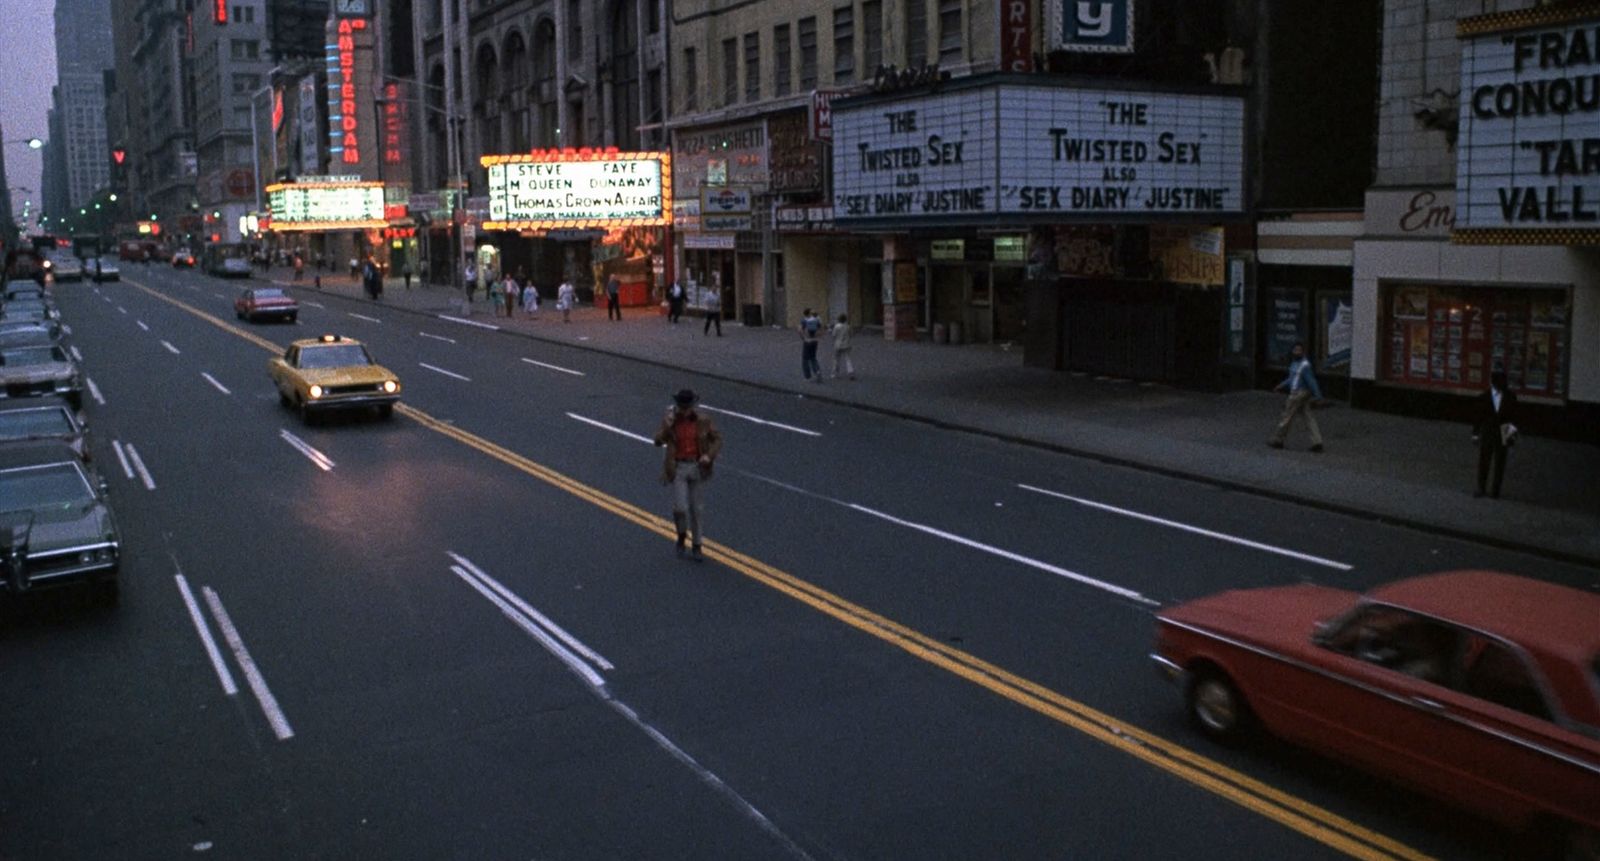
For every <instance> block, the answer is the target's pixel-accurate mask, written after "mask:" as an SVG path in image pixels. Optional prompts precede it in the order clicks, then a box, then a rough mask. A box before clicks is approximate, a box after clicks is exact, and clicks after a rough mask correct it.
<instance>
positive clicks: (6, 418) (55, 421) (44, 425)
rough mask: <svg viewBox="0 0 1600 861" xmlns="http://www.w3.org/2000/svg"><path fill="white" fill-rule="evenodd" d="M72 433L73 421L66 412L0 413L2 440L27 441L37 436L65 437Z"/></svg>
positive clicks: (23, 411) (54, 410)
mask: <svg viewBox="0 0 1600 861" xmlns="http://www.w3.org/2000/svg"><path fill="white" fill-rule="evenodd" d="M70 433H72V420H71V419H69V418H68V417H67V412H66V410H63V409H60V408H52V409H44V410H11V411H9V412H0V439H27V438H29V437H37V436H65V435H67V434H70Z"/></svg>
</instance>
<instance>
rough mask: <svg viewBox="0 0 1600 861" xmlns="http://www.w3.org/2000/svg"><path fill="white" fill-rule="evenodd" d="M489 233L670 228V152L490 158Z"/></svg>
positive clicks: (567, 152)
mask: <svg viewBox="0 0 1600 861" xmlns="http://www.w3.org/2000/svg"><path fill="white" fill-rule="evenodd" d="M482 164H483V166H484V167H485V168H487V169H488V172H489V218H488V219H487V220H486V221H484V223H483V227H484V229H485V230H550V229H558V228H578V227H657V226H661V225H666V224H671V223H672V189H671V185H670V184H669V183H668V182H667V179H668V178H669V177H670V176H671V175H672V169H671V168H672V157H671V156H670V155H668V154H667V153H664V152H593V151H584V150H577V151H571V150H547V151H540V152H533V153H524V154H519V155H491V156H484V157H483V159H482Z"/></svg>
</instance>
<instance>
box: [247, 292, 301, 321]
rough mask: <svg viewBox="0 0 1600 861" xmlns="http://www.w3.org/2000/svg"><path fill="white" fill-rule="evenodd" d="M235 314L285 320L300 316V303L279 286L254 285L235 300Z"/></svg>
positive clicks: (250, 318) (252, 318)
mask: <svg viewBox="0 0 1600 861" xmlns="http://www.w3.org/2000/svg"><path fill="white" fill-rule="evenodd" d="M233 313H234V316H236V317H238V318H239V319H241V320H250V321H255V320H258V319H268V320H273V319H276V320H284V321H287V322H290V323H293V322H294V321H295V319H296V318H298V317H299V316H300V303H299V302H297V301H295V298H294V297H293V296H290V295H289V294H288V293H285V292H283V289H282V288H279V287H252V288H250V289H248V290H245V291H244V292H243V293H240V294H239V295H238V297H237V298H235V299H234V300H233Z"/></svg>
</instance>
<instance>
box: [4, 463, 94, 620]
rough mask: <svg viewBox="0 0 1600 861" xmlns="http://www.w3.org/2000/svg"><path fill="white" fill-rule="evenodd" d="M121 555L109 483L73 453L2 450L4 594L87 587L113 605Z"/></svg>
mask: <svg viewBox="0 0 1600 861" xmlns="http://www.w3.org/2000/svg"><path fill="white" fill-rule="evenodd" d="M121 551H122V542H121V540H120V538H119V537H118V534H117V525H116V520H115V518H114V517H113V516H112V514H111V507H110V506H109V505H107V503H106V484H105V481H104V480H103V479H102V478H100V476H99V475H98V474H97V473H95V471H94V470H93V469H92V468H90V467H89V466H88V465H86V464H85V463H83V461H82V460H80V459H79V457H78V455H77V454H76V453H75V452H74V451H73V450H72V449H71V448H70V447H68V446H66V445H64V444H62V443H59V442H27V443H14V444H9V445H0V590H3V591H5V592H9V593H11V594H12V595H17V594H21V593H24V592H29V591H32V590H33V589H36V588H49V587H54V586H65V585H68V584H73V583H86V584H88V585H89V586H90V588H92V589H93V590H94V592H95V595H96V597H98V598H99V599H100V600H101V601H102V602H104V603H106V604H115V603H116V602H117V570H118V566H119V564H120V557H121Z"/></svg>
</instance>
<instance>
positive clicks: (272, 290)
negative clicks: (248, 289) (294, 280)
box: [253, 287, 288, 299]
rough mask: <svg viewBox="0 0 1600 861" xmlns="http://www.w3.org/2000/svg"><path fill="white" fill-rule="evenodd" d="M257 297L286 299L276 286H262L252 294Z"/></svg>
mask: <svg viewBox="0 0 1600 861" xmlns="http://www.w3.org/2000/svg"><path fill="white" fill-rule="evenodd" d="M253 295H254V296H255V297H256V298H257V299H287V298H288V297H287V296H285V295H284V293H283V291H282V290H279V289H278V288H276V287H263V288H261V289H259V290H257V291H255V293H254V294H253Z"/></svg>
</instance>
